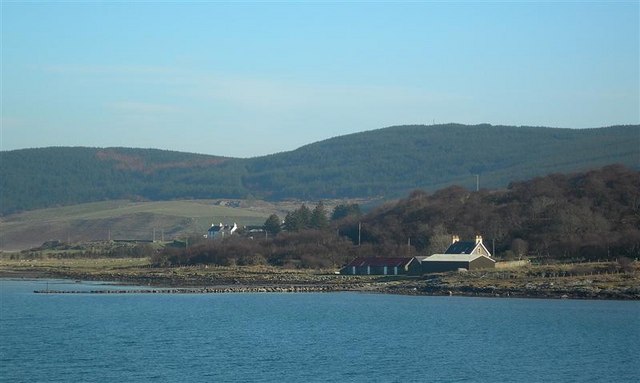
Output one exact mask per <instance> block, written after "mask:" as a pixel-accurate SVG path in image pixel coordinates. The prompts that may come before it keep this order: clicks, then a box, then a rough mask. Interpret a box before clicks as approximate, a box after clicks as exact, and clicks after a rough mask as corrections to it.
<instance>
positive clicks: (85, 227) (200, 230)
mask: <svg viewBox="0 0 640 383" xmlns="http://www.w3.org/2000/svg"><path fill="white" fill-rule="evenodd" d="M224 204H232V205H233V207H231V206H223V205H224ZM286 209H287V205H285V204H279V205H275V204H269V203H266V202H262V201H237V200H234V201H226V200H188V201H184V200H182V201H162V202H131V201H126V200H117V201H105V202H95V203H86V204H80V205H73V206H65V207H59V208H50V209H40V210H33V211H29V212H25V213H20V214H14V215H10V216H7V217H4V218H3V219H2V221H0V250H2V251H12V250H21V249H26V248H30V247H34V246H38V245H41V244H42V243H43V242H45V241H49V240H60V241H68V242H82V241H91V240H105V239H109V238H111V239H153V236H154V232H155V236H156V239H161V237H162V236H163V235H164V237H165V239H167V240H169V239H172V238H176V237H180V236H185V235H198V234H205V233H206V231H207V229H208V228H209V227H210V226H211V224H212V223H216V224H217V223H220V222H222V223H234V222H235V223H237V224H238V225H239V226H244V225H261V224H263V223H264V221H265V219H266V218H267V217H268V216H269V215H270V214H273V213H276V214H279V215H282V217H284V215H285V214H286Z"/></svg>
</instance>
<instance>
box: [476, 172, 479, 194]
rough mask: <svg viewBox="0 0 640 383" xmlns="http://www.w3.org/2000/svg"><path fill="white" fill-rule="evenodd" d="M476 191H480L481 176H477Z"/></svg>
mask: <svg viewBox="0 0 640 383" xmlns="http://www.w3.org/2000/svg"><path fill="white" fill-rule="evenodd" d="M476 191H480V174H476Z"/></svg>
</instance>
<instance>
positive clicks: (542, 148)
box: [0, 124, 640, 215]
mask: <svg viewBox="0 0 640 383" xmlns="http://www.w3.org/2000/svg"><path fill="white" fill-rule="evenodd" d="M639 142H640V126H639V125H633V126H617V127H609V128H600V129H581V130H571V129H552V128H539V127H510V126H491V125H477V126H466V125H457V124H448V125H433V126H423V125H419V126H418V125H416V126H397V127H390V128H385V129H379V130H375V131H369V132H363V133H357V134H351V135H347V136H341V137H336V138H332V139H329V140H325V141H322V142H318V143H314V144H310V145H307V146H304V147H301V148H299V149H297V150H294V151H291V152H285V153H278V154H273V155H269V156H264V157H256V158H250V159H235V158H222V157H216V156H208V155H198V154H189V153H178V152H171V151H163V150H153V149H127V148H108V149H97V148H64V147H55V148H44V149H24V150H15V151H3V152H0V175H1V177H0V214H3V215H5V214H10V213H12V212H17V211H23V210H31V209H36V208H43V207H51V206H58V205H69V204H75V203H82V202H92V201H101V200H109V199H121V198H126V199H134V200H135V199H143V200H167V199H188V198H246V197H255V198H264V199H282V198H300V199H321V198H344V197H372V196H382V197H386V198H393V197H399V196H401V195H402V194H403V193H406V192H407V191H408V190H412V189H415V188H423V189H427V190H435V189H437V188H440V187H444V186H447V185H452V184H458V185H462V186H465V187H469V188H473V187H475V184H476V175H477V176H479V179H480V186H481V187H483V188H489V187H505V186H506V185H508V184H509V182H511V181H514V180H524V179H527V178H530V177H533V176H540V175H545V174H549V173H555V172H571V171H579V170H587V169H592V168H596V167H600V166H604V165H608V164H613V163H621V164H624V165H626V166H629V167H631V168H633V169H638V168H639V166H640V145H639Z"/></svg>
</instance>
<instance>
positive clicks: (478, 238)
mask: <svg viewBox="0 0 640 383" xmlns="http://www.w3.org/2000/svg"><path fill="white" fill-rule="evenodd" d="M479 243H482V236H481V235H476V245H477V244H479Z"/></svg>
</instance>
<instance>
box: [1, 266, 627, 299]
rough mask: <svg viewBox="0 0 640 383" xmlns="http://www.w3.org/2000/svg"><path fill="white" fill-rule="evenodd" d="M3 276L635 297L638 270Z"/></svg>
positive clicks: (170, 289) (5, 271) (140, 271)
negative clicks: (415, 274)
mask: <svg viewBox="0 0 640 383" xmlns="http://www.w3.org/2000/svg"><path fill="white" fill-rule="evenodd" d="M0 277H4V278H59V279H68V280H76V281H104V282H115V283H118V284H122V285H131V286H140V288H139V289H127V290H120V289H114V290H108V289H107V290H106V291H105V290H100V291H98V290H96V291H91V292H87V291H53V290H51V291H49V290H46V291H37V292H38V293H50V294H52V293H55V294H68V293H83V294H87V293H95V294H110V293H112V294H126V293H132V292H135V293H140V294H147V293H148V294H158V293H164V294H184V293H188V294H213V293H310V292H349V291H350V292H363V293H379V294H398V295H424V296H470V297H511V298H547V299H614V300H640V273H639V272H638V271H637V270H634V271H632V272H624V273H603V274H595V275H570V274H566V273H565V274H561V273H555V274H554V273H548V272H541V271H540V270H539V269H517V270H506V271H505V270H495V271H494V270H490V271H487V270H485V271H477V272H468V273H456V272H453V273H443V274H432V275H426V276H423V277H407V276H394V277H390V276H345V275H337V274H335V273H329V272H324V273H323V272H318V271H289V270H281V269H255V268H202V267H189V268H149V267H142V268H122V267H116V268H111V269H108V268H98V267H95V268H92V269H81V268H74V267H61V266H47V267H34V266H29V267H16V266H15V265H13V266H10V267H8V266H7V265H2V266H1V267H0Z"/></svg>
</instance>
